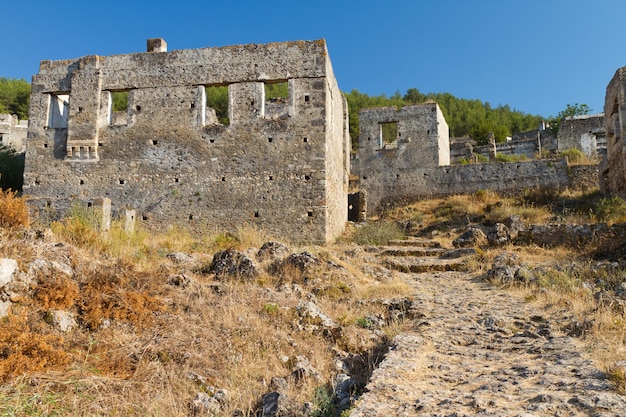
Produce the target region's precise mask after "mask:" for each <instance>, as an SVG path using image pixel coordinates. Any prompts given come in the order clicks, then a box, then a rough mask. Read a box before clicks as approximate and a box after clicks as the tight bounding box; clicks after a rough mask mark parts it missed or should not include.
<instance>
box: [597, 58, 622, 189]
mask: <svg viewBox="0 0 626 417" xmlns="http://www.w3.org/2000/svg"><path fill="white" fill-rule="evenodd" d="M604 115H605V131H606V142H607V161H606V164H604V163H603V164H602V165H601V166H602V170H601V172H600V177H601V178H602V179H603V181H604V182H605V183H604V184H602V189H603V190H604V191H606V192H608V193H609V194H611V195H615V196H622V197H626V166H625V165H624V158H626V149H625V140H624V132H626V67H622V68H620V69H618V70H617V71H616V72H615V75H614V76H613V79H612V80H611V81H610V82H609V84H608V86H607V87H606V96H605V100H604Z"/></svg>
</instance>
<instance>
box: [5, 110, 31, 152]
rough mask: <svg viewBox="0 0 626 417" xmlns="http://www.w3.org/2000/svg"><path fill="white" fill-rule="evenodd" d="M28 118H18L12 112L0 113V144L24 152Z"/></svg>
mask: <svg viewBox="0 0 626 417" xmlns="http://www.w3.org/2000/svg"><path fill="white" fill-rule="evenodd" d="M27 131H28V120H18V118H17V116H16V115H14V114H0V144H2V145H6V146H9V147H11V148H13V149H14V150H15V151H16V152H18V153H21V152H24V149H25V146H26V135H27Z"/></svg>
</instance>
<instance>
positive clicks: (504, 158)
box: [496, 153, 526, 162]
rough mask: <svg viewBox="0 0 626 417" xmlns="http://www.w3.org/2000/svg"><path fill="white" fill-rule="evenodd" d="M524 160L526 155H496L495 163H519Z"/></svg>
mask: <svg viewBox="0 0 626 417" xmlns="http://www.w3.org/2000/svg"><path fill="white" fill-rule="evenodd" d="M525 160H526V155H505V154H503V153H499V154H496V161H498V162H519V161H525Z"/></svg>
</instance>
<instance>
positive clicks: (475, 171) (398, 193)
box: [359, 158, 570, 215]
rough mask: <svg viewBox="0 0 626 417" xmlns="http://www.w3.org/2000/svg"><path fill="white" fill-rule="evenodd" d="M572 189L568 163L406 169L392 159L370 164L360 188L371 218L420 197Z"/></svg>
mask: <svg viewBox="0 0 626 417" xmlns="http://www.w3.org/2000/svg"><path fill="white" fill-rule="evenodd" d="M569 186H570V178H569V175H568V166H567V161H566V160H564V159H561V160H545V159H543V160H536V161H529V162H514V163H489V164H472V165H452V166H447V167H436V168H421V167H415V166H402V167H400V166H399V164H397V163H394V161H393V159H392V158H380V159H378V160H377V161H376V163H375V164H374V163H372V162H370V164H369V169H368V170H367V171H366V172H365V173H361V175H360V178H359V188H360V189H361V190H365V191H366V192H367V212H368V215H371V214H377V213H380V212H381V211H383V210H385V209H387V208H389V207H393V206H396V205H399V204H406V203H410V202H414V201H417V200H419V199H420V198H429V197H438V196H445V195H454V194H467V193H473V192H476V191H478V190H492V191H496V192H498V193H500V194H502V195H512V194H517V193H520V192H523V191H525V190H534V189H543V190H546V189H554V190H564V189H566V188H568V187H569Z"/></svg>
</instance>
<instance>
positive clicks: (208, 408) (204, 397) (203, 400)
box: [190, 392, 221, 416]
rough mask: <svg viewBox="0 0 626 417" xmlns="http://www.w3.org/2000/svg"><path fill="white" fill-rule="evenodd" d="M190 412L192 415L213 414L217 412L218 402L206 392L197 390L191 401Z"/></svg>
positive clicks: (218, 408)
mask: <svg viewBox="0 0 626 417" xmlns="http://www.w3.org/2000/svg"><path fill="white" fill-rule="evenodd" d="M190 408H191V413H192V415H194V416H214V415H217V414H219V411H220V408H221V406H220V403H219V401H218V400H217V399H216V398H214V397H211V396H210V395H209V394H207V393H206V392H199V393H197V394H196V397H195V398H194V399H193V400H192V402H191V406H190Z"/></svg>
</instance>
